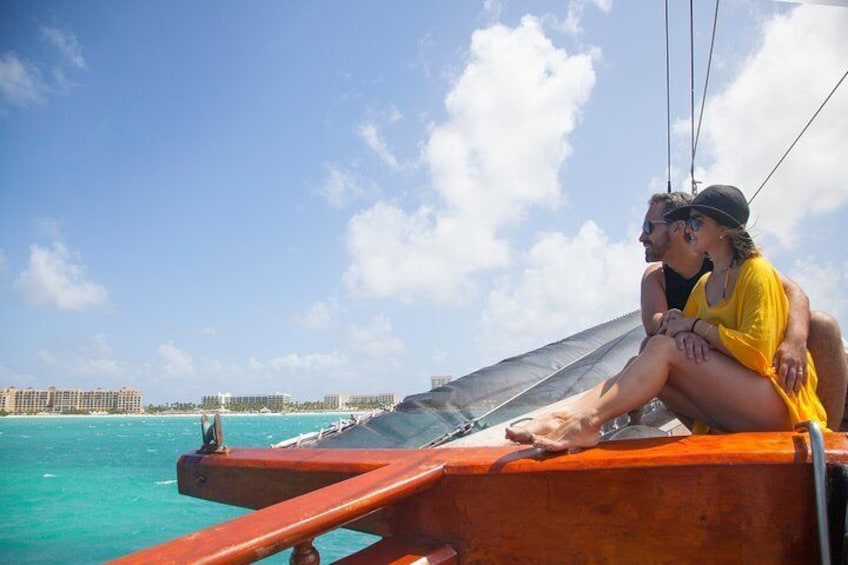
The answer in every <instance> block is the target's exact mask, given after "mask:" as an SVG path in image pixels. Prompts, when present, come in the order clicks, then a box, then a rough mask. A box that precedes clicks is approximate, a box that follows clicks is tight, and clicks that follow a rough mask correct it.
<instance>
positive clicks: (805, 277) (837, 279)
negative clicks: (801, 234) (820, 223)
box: [789, 257, 848, 335]
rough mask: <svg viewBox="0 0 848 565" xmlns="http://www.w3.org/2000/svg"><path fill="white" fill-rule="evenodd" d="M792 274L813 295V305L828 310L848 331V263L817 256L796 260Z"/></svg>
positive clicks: (790, 276) (844, 329)
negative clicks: (846, 291)
mask: <svg viewBox="0 0 848 565" xmlns="http://www.w3.org/2000/svg"><path fill="white" fill-rule="evenodd" d="M789 278H790V279H792V280H793V281H795V282H796V283H798V285H799V286H800V287H801V288H803V289H804V292H805V293H806V294H807V297H808V298H809V299H810V309H812V310H820V311H822V312H827V313H828V314H830V315H831V316H833V317H835V318H839V319H840V325H841V326H842V331H843V335H848V334H846V332H848V327H846V325H845V322H846V320H845V317H846V315H848V297H846V295H845V290H844V289H845V288H846V287H848V263H843V264H842V265H838V264H833V263H824V262H823V261H819V260H817V259H816V258H815V257H809V258H807V259H799V260H796V261H795V263H794V264H793V266H792V269H791V270H790V271H789Z"/></svg>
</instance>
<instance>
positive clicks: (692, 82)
mask: <svg viewBox="0 0 848 565" xmlns="http://www.w3.org/2000/svg"><path fill="white" fill-rule="evenodd" d="M693 3H694V0H689V142H690V147H691V148H692V159H691V160H690V162H689V179H690V180H691V181H692V196H694V195H695V194H697V192H698V186H697V183H696V182H695V15H694V11H695V10H694V6H693Z"/></svg>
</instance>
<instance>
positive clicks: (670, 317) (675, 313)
mask: <svg viewBox="0 0 848 565" xmlns="http://www.w3.org/2000/svg"><path fill="white" fill-rule="evenodd" d="M682 317H683V313H682V312H681V311H680V310H678V309H677V308H672V309H671V310H669V311H668V312H666V313H664V314H663V315H662V318H660V325H659V329H658V330H657V333H658V334H665V335H669V336H673V335H674V332H672V331H670V328H669V326H670V325H671V324H672V322H675V321H677V320H680V319H681V318H682Z"/></svg>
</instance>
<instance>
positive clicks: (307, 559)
mask: <svg viewBox="0 0 848 565" xmlns="http://www.w3.org/2000/svg"><path fill="white" fill-rule="evenodd" d="M320 561H321V559H320V556H319V555H318V550H317V549H315V546H314V545H312V540H309V541H305V542H303V543H299V544H297V545H296V546H294V550H293V551H292V554H291V557H289V565H318V563H320Z"/></svg>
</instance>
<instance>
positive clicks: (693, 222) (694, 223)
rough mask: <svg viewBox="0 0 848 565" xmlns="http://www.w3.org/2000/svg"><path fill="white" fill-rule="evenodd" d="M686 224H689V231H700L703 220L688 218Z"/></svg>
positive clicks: (693, 217)
mask: <svg viewBox="0 0 848 565" xmlns="http://www.w3.org/2000/svg"><path fill="white" fill-rule="evenodd" d="M686 223H688V224H689V229H691V230H692V231H698V230H700V229H701V226H703V225H704V219H703V218H699V217H698V216H690V217H689V219H688V220H686Z"/></svg>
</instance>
